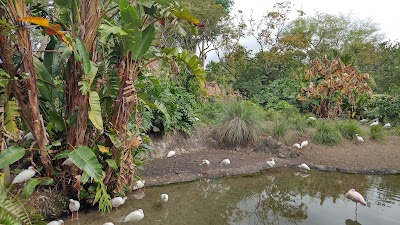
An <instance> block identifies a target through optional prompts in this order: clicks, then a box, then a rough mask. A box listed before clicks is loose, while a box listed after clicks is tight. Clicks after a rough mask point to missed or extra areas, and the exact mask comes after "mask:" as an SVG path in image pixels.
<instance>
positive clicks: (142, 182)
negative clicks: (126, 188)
mask: <svg viewBox="0 0 400 225" xmlns="http://www.w3.org/2000/svg"><path fill="white" fill-rule="evenodd" d="M145 182H146V181H141V180H138V181H136V185H135V186H133V190H137V189H140V188H143V187H144V183H145Z"/></svg>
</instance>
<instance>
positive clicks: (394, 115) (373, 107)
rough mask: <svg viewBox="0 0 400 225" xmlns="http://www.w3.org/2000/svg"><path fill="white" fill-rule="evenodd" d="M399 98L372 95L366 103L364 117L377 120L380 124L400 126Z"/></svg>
mask: <svg viewBox="0 0 400 225" xmlns="http://www.w3.org/2000/svg"><path fill="white" fill-rule="evenodd" d="M399 112H400V97H399V96H390V95H374V96H373V97H372V98H371V99H369V100H368V101H367V103H366V108H365V109H364V117H366V118H370V119H374V118H379V121H380V122H383V121H384V122H390V123H391V124H392V125H400V113H399Z"/></svg>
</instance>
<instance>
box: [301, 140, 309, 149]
mask: <svg viewBox="0 0 400 225" xmlns="http://www.w3.org/2000/svg"><path fill="white" fill-rule="evenodd" d="M307 145H308V140H305V141H303V142H301V144H300V147H301V148H304V147H306V146H307Z"/></svg>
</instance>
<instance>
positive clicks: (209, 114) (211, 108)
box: [196, 102, 223, 124]
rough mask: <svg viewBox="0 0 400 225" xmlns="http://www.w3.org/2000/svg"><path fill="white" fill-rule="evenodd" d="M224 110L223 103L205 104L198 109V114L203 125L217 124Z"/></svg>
mask: <svg viewBox="0 0 400 225" xmlns="http://www.w3.org/2000/svg"><path fill="white" fill-rule="evenodd" d="M222 109H223V103H218V102H205V103H203V104H202V105H201V107H199V108H198V110H197V112H196V116H197V118H199V120H200V122H201V123H205V124H216V123H218V118H219V117H220V114H221V111H222Z"/></svg>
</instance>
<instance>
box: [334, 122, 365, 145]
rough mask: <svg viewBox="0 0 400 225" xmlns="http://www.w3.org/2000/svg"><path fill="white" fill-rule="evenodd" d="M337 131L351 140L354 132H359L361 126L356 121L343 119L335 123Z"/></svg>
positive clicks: (354, 134)
mask: <svg viewBox="0 0 400 225" xmlns="http://www.w3.org/2000/svg"><path fill="white" fill-rule="evenodd" d="M337 127H338V129H339V132H340V133H341V134H342V136H343V137H344V138H346V139H348V140H353V139H354V137H355V136H356V134H361V133H362V131H361V128H360V126H359V124H358V122H357V121H354V120H344V121H341V122H340V123H339V124H338V125H337Z"/></svg>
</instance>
